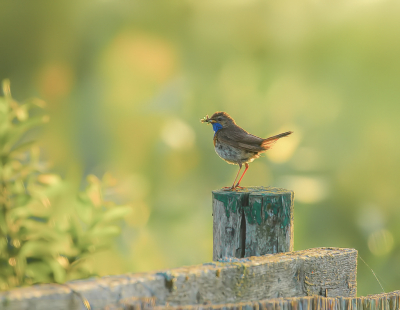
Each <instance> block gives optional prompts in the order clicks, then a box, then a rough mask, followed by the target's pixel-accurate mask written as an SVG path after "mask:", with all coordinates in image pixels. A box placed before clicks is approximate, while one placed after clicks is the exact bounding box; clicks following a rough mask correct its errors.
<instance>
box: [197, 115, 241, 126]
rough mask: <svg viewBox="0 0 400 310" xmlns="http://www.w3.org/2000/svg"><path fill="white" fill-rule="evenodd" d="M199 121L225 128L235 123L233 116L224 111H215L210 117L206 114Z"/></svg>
mask: <svg viewBox="0 0 400 310" xmlns="http://www.w3.org/2000/svg"><path fill="white" fill-rule="evenodd" d="M201 121H202V122H203V123H208V124H212V125H213V127H215V126H218V127H220V128H226V127H229V126H231V125H234V124H235V121H234V120H233V118H232V117H230V116H229V114H228V113H226V112H215V113H214V114H213V115H212V116H211V117H208V115H207V116H206V117H205V118H204V119H202V120H201Z"/></svg>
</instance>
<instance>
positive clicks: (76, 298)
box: [0, 248, 357, 310]
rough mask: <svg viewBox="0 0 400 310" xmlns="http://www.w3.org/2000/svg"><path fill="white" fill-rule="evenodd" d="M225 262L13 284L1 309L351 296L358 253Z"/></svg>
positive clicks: (0, 297) (2, 296) (330, 251)
mask: <svg viewBox="0 0 400 310" xmlns="http://www.w3.org/2000/svg"><path fill="white" fill-rule="evenodd" d="M225 261H226V262H212V263H207V264H203V265H197V266H191V267H182V268H176V269H170V270H167V271H163V272H153V273H142V274H126V275H123V276H109V277H103V278H99V279H89V280H80V281H74V282H69V283H67V284H66V285H57V284H48V285H34V286H32V287H25V288H18V289H14V290H10V291H8V292H1V293H0V309H2V310H3V309H4V310H31V309H38V310H39V309H40V310H50V309H51V310H54V309H85V308H84V307H83V302H82V301H83V300H87V301H88V303H89V304H90V305H91V308H92V309H105V308H106V306H110V305H117V304H119V302H120V301H121V300H126V299H131V300H132V299H135V300H143V298H144V299H146V298H147V299H149V300H153V301H154V304H155V305H166V304H169V305H190V304H192V305H193V304H203V303H212V304H218V303H227V302H229V303H237V302H249V301H252V300H263V299H267V298H276V297H295V296H307V295H324V296H346V297H355V296H356V291H357V286H356V269H357V251H356V250H353V249H339V248H316V249H310V250H304V251H298V252H288V253H279V254H269V255H265V256H259V257H255V256H253V257H249V258H243V259H236V258H229V259H225Z"/></svg>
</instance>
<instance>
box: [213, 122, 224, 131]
mask: <svg viewBox="0 0 400 310" xmlns="http://www.w3.org/2000/svg"><path fill="white" fill-rule="evenodd" d="M212 126H213V129H214V132H215V133H217V131H218V130H220V129H222V125H221V124H220V123H213V124H212Z"/></svg>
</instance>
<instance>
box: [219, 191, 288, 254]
mask: <svg viewBox="0 0 400 310" xmlns="http://www.w3.org/2000/svg"><path fill="white" fill-rule="evenodd" d="M293 196H294V193H293V191H289V190H286V189H282V188H276V187H247V188H245V189H243V190H238V191H224V190H218V191H213V260H220V259H223V258H226V257H237V258H243V257H249V256H259V255H264V254H273V253H280V252H290V251H293Z"/></svg>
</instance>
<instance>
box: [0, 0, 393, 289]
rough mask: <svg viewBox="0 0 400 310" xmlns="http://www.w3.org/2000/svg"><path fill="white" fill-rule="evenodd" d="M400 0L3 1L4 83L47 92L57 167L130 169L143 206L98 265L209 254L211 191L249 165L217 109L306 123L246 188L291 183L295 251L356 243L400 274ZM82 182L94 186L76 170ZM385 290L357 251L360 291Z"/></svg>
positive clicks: (288, 124)
mask: <svg viewBox="0 0 400 310" xmlns="http://www.w3.org/2000/svg"><path fill="white" fill-rule="evenodd" d="M399 16H400V3H399V2H397V1H385V0H346V1H344V0H343V1H340V0H339V1H323V0H283V1H264V0H230V1H228V0H218V1H209V0H198V1H193V0H182V1H161V0H154V1H148V0H133V1H126V0H125V1H123V0H89V1H78V0H69V1H54V2H49V1H1V2H0V42H1V49H0V79H4V78H9V79H10V80H11V90H12V93H13V96H14V97H15V98H16V99H17V100H21V99H25V98H27V97H32V96H37V97H39V98H41V99H43V100H45V101H46V102H47V104H48V106H47V113H48V114H49V115H50V122H49V123H48V124H47V125H46V126H45V127H44V129H43V130H42V133H41V134H40V135H39V136H38V137H39V138H40V145H41V147H42V149H43V151H44V153H45V157H46V160H48V161H49V162H50V163H51V167H52V168H51V169H52V170H53V171H56V172H57V173H60V174H61V175H68V173H69V172H70V171H75V172H74V173H75V174H76V173H77V172H79V173H78V174H79V175H81V176H82V180H83V179H84V177H85V175H87V174H89V173H92V174H95V175H97V176H99V177H101V176H102V175H103V174H104V173H105V172H106V171H108V172H110V173H111V174H112V175H113V176H114V177H115V178H116V180H118V186H117V187H116V188H117V189H116V190H115V192H114V193H113V196H114V197H116V198H115V199H116V200H118V201H116V202H117V203H120V204H127V203H129V204H130V205H131V207H132V210H133V212H131V213H130V214H129V215H128V216H127V217H126V222H127V224H126V225H124V227H123V232H122V235H121V236H120V237H119V238H118V239H117V242H116V243H115V244H114V246H113V248H112V249H110V250H107V251H103V252H100V253H98V254H96V256H95V259H93V262H92V264H93V265H92V266H93V268H94V269H95V270H97V272H98V273H99V274H100V275H107V274H120V273H126V272H139V271H149V270H156V269H162V268H172V267H177V266H182V265H188V264H199V263H203V262H207V261H210V260H211V259H212V216H211V191H212V190H213V189H216V188H220V187H222V186H228V185H230V184H231V182H232V180H233V178H234V176H235V174H236V172H237V170H236V167H234V166H231V165H227V164H226V163H224V162H223V161H222V160H221V159H219V158H218V157H217V155H216V154H215V153H214V150H213V145H212V136H213V132H212V129H211V126H206V125H204V124H201V123H200V122H199V120H200V118H202V117H204V116H205V115H206V114H209V115H211V114H212V113H214V112H215V111H218V110H222V111H226V112H228V113H229V114H230V115H231V116H232V117H233V118H235V120H236V122H237V123H238V124H239V125H240V126H242V127H244V128H245V129H246V130H248V131H249V132H251V133H253V134H255V135H258V136H262V137H266V136H268V135H272V134H277V133H279V132H281V131H286V130H293V131H294V132H295V133H294V135H292V136H291V137H290V138H287V139H283V140H281V141H279V143H277V144H276V145H275V147H274V149H272V150H271V151H269V153H267V155H266V156H263V157H262V158H260V159H258V160H256V161H255V162H254V163H252V164H251V165H250V168H249V171H248V173H247V175H246V177H245V178H244V179H243V182H242V185H244V186H249V185H264V186H267V185H271V186H281V187H286V188H289V189H293V190H295V192H296V197H295V249H296V250H300V249H306V248H311V247H320V246H335V247H353V248H356V249H357V250H358V251H359V254H360V255H361V257H362V258H363V259H364V260H365V261H366V262H367V263H368V265H369V266H370V267H372V269H373V270H374V271H375V273H376V274H377V276H378V277H379V279H380V281H381V282H382V284H383V286H384V288H385V290H386V291H387V292H388V291H391V290H396V289H399V288H400V287H399V283H400V281H399V280H400V264H399V261H400V240H399V238H400V225H398V221H399V219H400V209H399V207H398V204H399V199H400V193H399V185H400V144H399V143H398V142H399V138H398V137H399V131H400V57H399V55H400V18H399ZM77 186H80V181H79V179H78V181H77ZM379 292H381V288H380V286H379V284H378V282H377V281H376V279H375V278H374V276H373V275H372V273H371V271H370V270H369V268H368V267H366V266H365V264H364V263H362V262H361V261H359V265H358V294H359V295H366V294H371V293H379Z"/></svg>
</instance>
